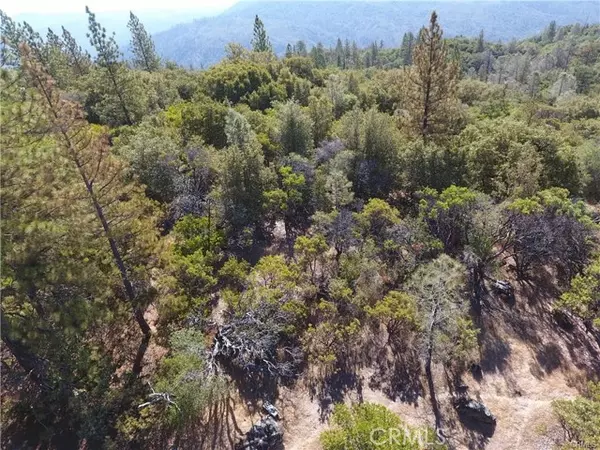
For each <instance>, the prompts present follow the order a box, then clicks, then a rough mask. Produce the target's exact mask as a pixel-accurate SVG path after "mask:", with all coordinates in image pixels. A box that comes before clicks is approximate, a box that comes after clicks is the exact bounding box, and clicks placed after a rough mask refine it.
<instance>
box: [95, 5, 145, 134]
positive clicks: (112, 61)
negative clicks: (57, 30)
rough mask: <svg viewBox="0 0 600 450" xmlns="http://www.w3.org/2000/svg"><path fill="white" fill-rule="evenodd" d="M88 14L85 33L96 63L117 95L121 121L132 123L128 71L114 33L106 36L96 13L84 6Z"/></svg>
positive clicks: (127, 123) (126, 123)
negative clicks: (86, 31) (121, 114)
mask: <svg viewBox="0 0 600 450" xmlns="http://www.w3.org/2000/svg"><path fill="white" fill-rule="evenodd" d="M85 11H86V13H87V14H88V22H89V30H90V32H89V33H88V34H87V36H88V38H89V39H90V44H92V46H93V47H94V48H95V49H96V63H97V64H98V66H99V67H100V68H101V69H103V70H104V71H105V74H106V78H107V80H106V82H107V84H108V85H109V86H110V88H111V89H110V90H111V91H112V93H113V94H114V95H115V96H116V97H117V101H118V104H119V108H120V110H121V112H122V113H123V117H122V122H123V123H124V124H125V125H133V123H134V117H133V114H132V112H131V108H130V107H129V105H128V101H127V95H126V94H127V93H126V91H127V89H128V87H129V86H128V85H129V83H130V79H129V73H128V71H127V68H126V67H124V65H123V63H122V62H121V61H120V57H121V52H120V51H119V46H118V45H117V42H116V41H115V35H114V33H113V35H112V36H110V37H107V36H106V28H104V27H102V26H101V25H100V24H99V23H98V22H97V21H96V15H95V14H94V13H92V12H91V11H90V9H89V8H88V7H87V6H86V8H85Z"/></svg>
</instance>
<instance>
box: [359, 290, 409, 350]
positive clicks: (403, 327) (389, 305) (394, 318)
mask: <svg viewBox="0 0 600 450" xmlns="http://www.w3.org/2000/svg"><path fill="white" fill-rule="evenodd" d="M365 311H366V313H367V315H368V316H369V317H372V318H374V319H376V320H377V321H378V322H380V323H383V324H384V325H385V327H386V329H387V333H388V339H389V340H390V341H394V340H398V339H402V338H403V337H404V338H405V337H406V334H407V333H410V332H412V331H417V330H419V328H420V326H421V324H420V322H419V316H418V311H417V302H416V300H415V298H414V297H413V296H411V295H410V294H407V293H405V292H399V291H390V292H388V293H387V295H386V296H385V297H384V298H383V299H382V300H380V301H378V302H377V303H375V306H369V305H367V306H366V307H365Z"/></svg>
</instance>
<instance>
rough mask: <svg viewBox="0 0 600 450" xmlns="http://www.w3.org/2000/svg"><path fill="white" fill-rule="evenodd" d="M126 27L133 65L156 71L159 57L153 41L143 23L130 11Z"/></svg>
mask: <svg viewBox="0 0 600 450" xmlns="http://www.w3.org/2000/svg"><path fill="white" fill-rule="evenodd" d="M127 27H128V28H129V31H130V32H131V50H132V51H133V65H134V67H136V68H139V69H142V70H145V71H147V72H156V71H157V70H158V69H159V68H160V59H159V57H158V55H157V54H156V50H155V48H154V42H153V41H152V38H151V37H150V35H149V34H148V32H147V31H146V28H145V27H144V24H142V23H141V22H140V20H139V19H138V18H137V16H136V15H135V14H133V12H131V11H130V12H129V23H128V24H127Z"/></svg>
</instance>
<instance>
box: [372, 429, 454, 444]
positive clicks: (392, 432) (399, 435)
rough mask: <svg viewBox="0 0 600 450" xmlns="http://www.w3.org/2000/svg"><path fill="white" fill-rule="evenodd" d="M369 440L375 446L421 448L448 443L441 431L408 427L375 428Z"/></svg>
mask: <svg viewBox="0 0 600 450" xmlns="http://www.w3.org/2000/svg"><path fill="white" fill-rule="evenodd" d="M369 438H370V440H371V443H372V444H373V445H375V446H381V445H394V444H398V445H400V444H402V445H406V444H413V445H417V444H418V446H419V448H428V447H430V446H434V445H436V444H445V443H446V437H445V436H444V435H443V434H442V430H440V429H437V430H435V432H434V431H433V430H431V429H414V428H408V427H404V428H374V429H373V430H371V435H370V436H369Z"/></svg>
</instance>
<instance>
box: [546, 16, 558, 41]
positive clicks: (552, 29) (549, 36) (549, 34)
mask: <svg viewBox="0 0 600 450" xmlns="http://www.w3.org/2000/svg"><path fill="white" fill-rule="evenodd" d="M555 37H556V20H553V21H552V22H550V24H549V25H548V27H547V28H546V29H545V30H544V42H546V43H551V42H554V38H555Z"/></svg>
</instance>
